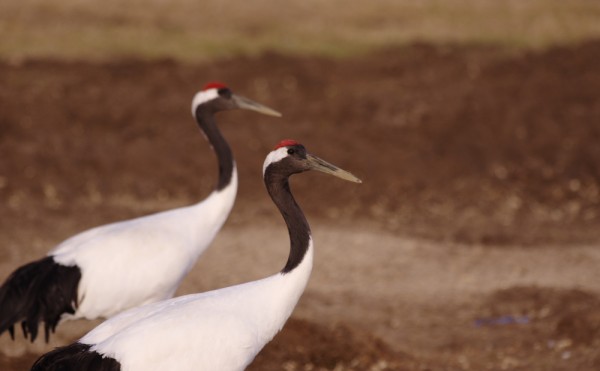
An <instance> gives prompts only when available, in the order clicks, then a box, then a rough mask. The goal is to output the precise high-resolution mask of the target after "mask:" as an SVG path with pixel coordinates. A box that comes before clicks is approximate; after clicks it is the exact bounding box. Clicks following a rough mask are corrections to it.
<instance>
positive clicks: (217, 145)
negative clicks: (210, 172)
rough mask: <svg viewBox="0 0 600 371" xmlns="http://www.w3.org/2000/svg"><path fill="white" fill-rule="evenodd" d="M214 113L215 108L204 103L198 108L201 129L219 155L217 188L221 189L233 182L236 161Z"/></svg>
mask: <svg viewBox="0 0 600 371" xmlns="http://www.w3.org/2000/svg"><path fill="white" fill-rule="evenodd" d="M214 114H215V112H214V111H213V110H211V109H209V108H208V107H206V106H203V105H199V106H198V108H197V109H196V121H197V122H198V126H200V129H202V131H203V132H204V134H205V135H206V139H207V140H208V142H209V143H210V145H211V147H212V148H213V150H214V151H215V153H216V155H217V162H218V164H219V179H218V180H217V185H216V190H217V191H220V190H222V189H224V188H225V187H227V186H228V185H229V184H230V183H231V178H232V174H233V172H234V171H235V163H234V160H233V153H232V152H231V148H230V147H229V144H228V143H227V141H226V140H225V138H223V135H222V134H221V131H220V130H219V128H218V127H217V123H216V121H215V116H214Z"/></svg>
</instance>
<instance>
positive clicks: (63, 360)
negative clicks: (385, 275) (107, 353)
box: [31, 343, 121, 371]
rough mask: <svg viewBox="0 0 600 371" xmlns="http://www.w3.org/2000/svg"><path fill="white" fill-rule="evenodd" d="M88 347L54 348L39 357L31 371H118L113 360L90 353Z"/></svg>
mask: <svg viewBox="0 0 600 371" xmlns="http://www.w3.org/2000/svg"><path fill="white" fill-rule="evenodd" d="M90 347H91V346H90V345H87V344H81V343H73V344H71V345H67V346H65V347H60V348H56V349H54V350H53V351H51V352H49V353H46V354H44V355H43V356H41V357H40V358H39V359H38V360H37V361H36V362H35V363H34V364H33V366H32V367H31V371H80V370H86V371H120V370H121V365H120V364H119V362H117V361H116V360H115V359H113V358H109V357H104V356H102V355H101V354H100V353H98V352H95V351H90Z"/></svg>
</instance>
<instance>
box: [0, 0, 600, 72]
mask: <svg viewBox="0 0 600 371" xmlns="http://www.w3.org/2000/svg"><path fill="white" fill-rule="evenodd" d="M599 19H600V2H598V1H593V0H570V1H564V0H507V1H497V0H454V1H442V0H412V1H408V0H405V1H400V0H374V1H369V2H366V1H365V2H359V1H351V2H349V1H344V0H329V1H326V2H325V1H320V0H290V1H285V2H275V1H270V0H269V1H268V0H253V1H245V0H230V1H228V2H223V1H221V0H205V1H202V2H199V1H195V0H171V1H164V0H145V1H142V0H128V1H127V2H122V1H118V0H106V1H103V2H92V1H80V0H55V1H53V2H51V3H50V2H47V1H43V0H20V1H5V2H2V4H0V32H1V33H2V35H3V37H2V38H1V39H0V57H2V58H8V59H15V58H16V59H19V58H29V57H55V58H69V59H71V58H73V59H93V60H97V59H112V58H115V57H131V56H134V57H140V58H162V57H172V58H176V59H179V60H184V61H198V60H205V59H211V58H215V57H223V56H230V55H235V54H257V53H260V52H262V51H265V50H274V51H280V52H284V53H293V54H314V55H324V56H334V57H344V56H349V55H354V54H358V53H363V52H366V51H369V50H371V49H377V48H381V47H388V46H396V45H403V44H407V43H410V42H414V41H423V42H431V43H458V44H473V43H476V44H497V45H502V46H505V47H508V48H536V49H539V48H545V47H548V46H551V45H557V44H567V43H573V42H578V41H581V40H585V39H589V38H597V37H600V21H599Z"/></svg>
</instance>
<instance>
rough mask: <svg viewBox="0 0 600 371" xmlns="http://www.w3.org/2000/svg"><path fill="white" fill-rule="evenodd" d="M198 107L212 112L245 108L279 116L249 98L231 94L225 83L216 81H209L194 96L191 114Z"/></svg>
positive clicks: (279, 114)
mask: <svg viewBox="0 0 600 371" xmlns="http://www.w3.org/2000/svg"><path fill="white" fill-rule="evenodd" d="M199 109H206V110H209V111H210V112H211V113H213V114H214V113H216V112H219V111H227V110H232V109H246V110H251V111H256V112H259V113H262V114H264V115H269V116H276V117H281V113H279V112H277V111H275V110H273V109H271V108H269V107H267V106H264V105H262V104H260V103H257V102H255V101H253V100H251V99H248V98H245V97H242V96H240V95H236V94H233V92H232V91H231V89H229V88H228V87H227V86H226V85H225V84H223V83H221V82H217V81H213V82H209V83H208V84H206V85H205V86H204V88H202V90H200V91H199V92H198V93H196V95H195V96H194V99H193V100H192V115H193V116H196V115H197V114H198V110H199Z"/></svg>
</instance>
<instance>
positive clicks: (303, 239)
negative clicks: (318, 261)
mask: <svg viewBox="0 0 600 371" xmlns="http://www.w3.org/2000/svg"><path fill="white" fill-rule="evenodd" d="M264 178H265V184H266V186H267V191H268V192H269V195H270V196H271V199H272V200H273V202H274V203H275V205H276V206H277V208H278V209H279V212H281V215H282V216H283V219H284V220H285V224H286V225H287V228H288V232H289V235H290V255H289V256H288V260H287V263H286V265H285V266H284V267H283V269H282V270H281V273H283V274H285V273H289V272H291V271H292V270H293V269H294V268H296V267H298V265H300V263H302V260H303V259H304V257H305V255H306V252H307V251H308V248H309V245H310V239H311V232H310V226H309V225H308V221H307V220H306V217H305V216H304V213H303V212H302V210H301V209H300V206H298V204H297V203H296V200H295V199H294V196H293V195H292V192H291V190H290V183H289V175H282V174H278V173H277V172H275V171H271V169H270V168H267V170H266V171H265V177H264Z"/></svg>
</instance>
